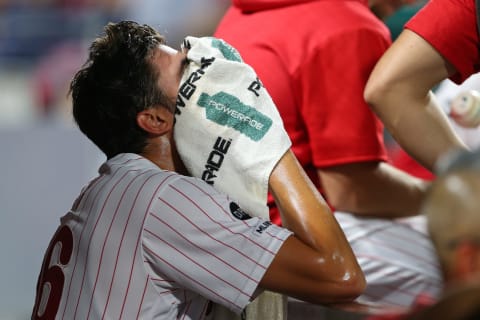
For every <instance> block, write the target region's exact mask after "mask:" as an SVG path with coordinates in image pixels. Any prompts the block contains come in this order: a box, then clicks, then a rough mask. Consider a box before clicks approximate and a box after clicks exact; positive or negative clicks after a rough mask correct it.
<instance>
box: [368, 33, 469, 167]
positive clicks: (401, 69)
mask: <svg viewBox="0 0 480 320" xmlns="http://www.w3.org/2000/svg"><path fill="white" fill-rule="evenodd" d="M454 71H455V70H454V67H453V66H452V65H451V64H450V63H449V62H448V61H447V60H445V59H444V58H443V57H442V56H441V55H440V54H439V53H438V52H437V51H436V50H435V49H434V48H433V47H432V46H431V45H430V44H429V43H428V42H426V41H425V40H424V39H423V38H421V37H420V36H418V35H417V34H416V33H414V32H412V31H410V30H408V29H406V30H404V31H403V32H402V33H401V34H400V36H399V37H398V38H397V40H396V41H395V42H394V43H393V44H392V46H391V47H390V48H389V49H388V50H387V51H386V52H385V54H384V55H383V56H382V58H381V59H380V60H379V62H378V63H377V64H376V66H375V68H374V70H373V72H372V73H371V75H370V78H369V80H368V83H367V86H366V88H365V92H364V97H365V100H366V101H367V102H368V103H369V104H370V105H371V107H372V108H373V110H374V111H375V113H376V114H377V115H378V116H379V117H380V119H381V120H382V121H383V123H384V124H385V127H386V128H387V129H388V131H389V132H390V133H391V134H392V136H393V137H394V138H395V140H396V141H397V142H398V143H399V144H400V145H401V146H402V147H403V148H404V149H405V151H406V152H407V153H409V154H410V155H412V156H413V157H414V158H415V159H416V160H417V161H418V162H420V163H421V164H423V165H424V166H425V167H427V168H429V169H430V170H432V169H433V168H434V165H435V162H436V161H437V160H438V159H439V157H440V156H441V155H442V154H444V153H445V152H448V151H449V150H450V149H453V148H464V149H465V148H466V146H465V145H464V143H463V142H462V141H461V140H460V138H459V137H458V136H457V135H456V133H455V132H454V130H453V129H452V127H451V125H450V123H449V122H448V119H447V117H446V115H445V114H444V112H443V111H442V110H441V109H440V107H439V106H438V104H437V103H436V101H435V97H434V95H433V93H432V92H431V89H432V88H433V87H434V86H435V85H436V84H438V83H439V82H440V81H442V80H444V79H446V78H447V77H449V75H451V74H453V73H454Z"/></svg>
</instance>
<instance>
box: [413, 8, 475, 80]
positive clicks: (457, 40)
mask: <svg viewBox="0 0 480 320" xmlns="http://www.w3.org/2000/svg"><path fill="white" fill-rule="evenodd" d="M476 23H477V19H476V13H475V2H474V0H430V1H429V2H428V3H427V4H426V5H425V6H424V7H423V8H422V9H421V10H420V11H419V12H417V14H416V15H415V16H413V17H412V18H411V19H410V21H408V22H407V23H406V25H405V28H406V29H409V30H411V31H413V32H415V33H416V34H418V35H420V36H421V37H422V38H423V39H425V40H426V41H427V42H428V43H430V45H432V46H433V47H434V48H435V49H436V50H437V51H438V52H439V53H440V54H441V55H442V56H443V57H444V58H445V59H447V60H448V61H449V62H450V63H451V64H452V65H453V66H454V67H455V69H457V73H456V74H454V75H453V76H452V77H450V79H451V80H452V81H454V82H456V83H461V82H463V81H464V80H466V79H467V78H468V77H469V76H471V75H472V74H473V73H476V72H478V71H479V70H480V55H479V49H478V45H479V38H478V33H477V25H476Z"/></svg>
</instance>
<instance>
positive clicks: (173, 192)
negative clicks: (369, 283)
mask: <svg viewBox="0 0 480 320" xmlns="http://www.w3.org/2000/svg"><path fill="white" fill-rule="evenodd" d="M163 42H164V40H163V38H162V36H161V35H159V34H158V33H157V32H156V31H155V30H153V29H152V28H150V27H148V26H146V25H144V26H140V25H138V24H136V23H134V22H120V23H118V24H109V25H108V26H107V27H106V35H105V36H103V37H101V38H98V39H96V40H95V41H94V42H93V44H92V46H91V49H90V55H89V59H88V61H87V63H86V65H85V66H84V67H83V68H82V69H81V70H80V71H79V72H78V73H77V74H76V76H75V78H74V80H73V81H72V84H71V90H72V98H73V114H74V117H75V120H76V122H77V124H78V126H79V128H80V130H81V131H82V132H83V133H84V134H85V135H86V136H87V137H88V138H89V139H91V140H92V141H93V142H94V143H95V144H96V145H97V146H98V147H99V148H100V149H101V150H102V151H103V152H104V153H105V154H106V156H107V161H106V162H105V163H104V164H103V165H102V166H101V167H100V169H99V176H98V177H97V178H95V179H94V180H93V181H91V182H90V183H89V184H88V185H87V186H86V187H84V188H83V190H82V192H81V194H80V195H79V197H78V198H77V199H76V201H75V202H74V204H73V206H72V208H71V209H70V211H69V212H68V213H67V214H66V215H65V216H63V217H62V218H61V224H60V226H59V228H58V230H57V232H56V233H55V235H54V236H53V238H52V240H51V243H50V245H49V246H48V249H47V251H46V254H45V259H44V263H43V266H42V270H41V273H40V275H39V279H38V284H37V296H36V301H35V306H34V309H33V313H32V319H100V318H102V319H103V318H107V319H139V318H141V319H204V318H205V317H206V316H207V315H209V314H212V312H211V310H210V309H211V308H210V307H209V306H210V302H211V301H212V302H215V303H218V304H221V305H224V306H226V307H227V308H229V309H231V310H233V311H235V312H237V313H240V312H241V311H242V309H243V308H244V307H245V306H246V305H247V304H248V303H249V302H250V301H251V300H252V299H253V298H254V297H255V296H256V295H257V294H259V293H260V292H261V291H262V290H263V289H269V290H272V291H277V292H280V293H283V294H287V295H291V296H294V297H297V298H299V299H304V300H307V301H311V302H314V303H330V302H338V301H348V300H351V299H354V298H355V297H356V296H358V295H359V294H360V293H361V292H362V290H363V289H364V285H365V282H364V278H363V274H362V271H361V270H360V268H359V266H358V264H357V261H356V259H355V257H354V255H353V253H352V250H351V248H350V246H349V245H348V242H347V241H346V239H345V236H344V234H343V232H342V231H341V229H340V228H339V226H338V224H337V223H336V221H335V220H334V219H333V216H332V215H331V213H330V211H329V208H328V206H327V205H326V204H325V202H324V201H323V198H322V197H321V195H320V194H319V193H318V192H317V191H316V190H315V188H314V187H313V186H312V185H311V183H310V182H309V180H308V178H306V175H305V173H304V172H303V171H302V169H301V167H300V166H299V164H298V162H297V160H296V158H295V157H294V156H293V154H292V153H291V152H290V151H288V152H287V153H286V154H285V155H284V156H283V157H282V159H281V160H280V161H279V163H278V164H277V166H276V167H275V169H274V171H273V173H272V174H271V176H270V180H269V186H270V189H271V192H272V193H273V195H274V197H275V200H276V201H277V204H278V206H279V207H280V208H281V209H282V212H283V214H284V216H283V219H284V222H285V225H286V226H288V228H289V229H290V230H287V229H285V228H281V227H278V226H276V225H273V224H271V223H270V222H269V221H264V220H261V219H260V218H256V217H250V216H249V215H248V214H246V213H245V212H243V211H242V209H241V208H239V206H238V205H237V204H236V203H235V202H233V201H232V200H230V199H229V197H228V195H224V194H221V193H219V192H217V191H216V190H215V189H214V188H213V187H211V186H210V185H208V184H207V183H205V182H204V181H202V180H200V179H196V178H192V177H188V176H187V173H186V170H185V169H184V166H183V164H182V162H181V160H180V159H179V157H178V154H177V152H176V147H175V141H174V140H173V138H172V137H173V130H174V122H175V121H174V120H175V107H176V106H175V101H176V96H177V92H178V86H179V81H180V78H181V75H182V71H183V66H184V65H185V62H186V54H185V52H177V51H175V50H173V49H172V48H170V47H167V46H165V45H164V44H163ZM292 233H293V234H292Z"/></svg>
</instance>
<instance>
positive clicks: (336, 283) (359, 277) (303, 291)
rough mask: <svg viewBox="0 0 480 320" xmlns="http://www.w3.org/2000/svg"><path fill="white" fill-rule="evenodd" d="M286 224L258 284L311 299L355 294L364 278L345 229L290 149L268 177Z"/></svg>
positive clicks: (328, 299)
mask: <svg viewBox="0 0 480 320" xmlns="http://www.w3.org/2000/svg"><path fill="white" fill-rule="evenodd" d="M269 186H270V190H271V192H272V194H273V196H274V198H275V201H276V204H277V206H278V207H279V209H280V212H281V215H282V221H283V224H284V226H285V227H287V228H288V229H290V230H291V231H293V232H294V235H293V236H291V237H289V238H288V239H287V240H286V241H285V243H284V244H283V246H282V247H281V248H280V250H279V252H278V254H277V255H276V256H275V258H274V260H273V262H272V263H271V265H270V267H269V268H268V270H267V272H266V273H265V275H264V277H263V279H262V281H261V282H260V286H261V287H263V288H264V289H268V290H272V291H277V292H281V293H283V294H286V295H289V296H293V297H296V298H299V299H302V300H305V301H309V302H312V303H335V302H342V301H348V300H352V299H355V298H356V297H357V296H358V295H360V294H361V293H362V291H363V290H364V288H365V278H364V275H363V273H362V270H361V269H360V267H359V265H358V263H357V260H356V258H355V256H354V254H353V252H352V249H351V247H350V245H349V243H348V242H347V240H346V238H345V235H344V234H343V231H342V230H341V229H340V227H339V225H338V223H337V221H336V220H335V218H334V216H333V214H332V213H331V211H330V209H329V207H328V206H327V204H326V202H325V201H324V199H323V198H322V196H321V195H320V194H319V192H318V191H317V189H316V188H315V186H314V185H313V183H312V182H311V181H310V180H309V178H308V177H307V175H306V173H305V172H304V171H303V169H302V167H301V166H300V164H299V163H298V161H297V159H296V158H295V156H294V155H293V153H292V152H291V151H288V152H287V153H286V154H285V155H284V156H283V157H282V159H281V160H280V161H279V163H278V164H277V166H276V167H275V169H274V171H273V172H272V174H271V176H270V180H269Z"/></svg>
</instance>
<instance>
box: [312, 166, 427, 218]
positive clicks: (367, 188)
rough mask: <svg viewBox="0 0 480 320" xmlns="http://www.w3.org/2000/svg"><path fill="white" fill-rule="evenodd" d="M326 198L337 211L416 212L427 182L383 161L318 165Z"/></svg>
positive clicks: (391, 215)
mask: <svg viewBox="0 0 480 320" xmlns="http://www.w3.org/2000/svg"><path fill="white" fill-rule="evenodd" d="M317 172H318V175H319V177H320V180H321V181H322V186H323V189H324V190H325V195H326V198H327V199H328V201H329V203H330V204H331V205H332V206H333V207H334V208H335V209H336V210H338V211H345V212H349V213H352V214H355V215H362V216H370V217H380V218H400V217H408V216H413V215H416V214H418V212H419V210H420V206H421V204H422V201H423V197H424V196H425V193H426V191H427V188H428V185H429V183H428V182H426V181H424V180H421V179H418V178H416V177H413V176H411V175H409V174H407V173H405V172H403V171H401V170H399V169H397V168H395V167H393V166H392V165H390V164H388V163H385V162H378V161H371V162H356V163H350V164H343V165H338V166H332V167H328V168H321V169H318V171H317Z"/></svg>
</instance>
